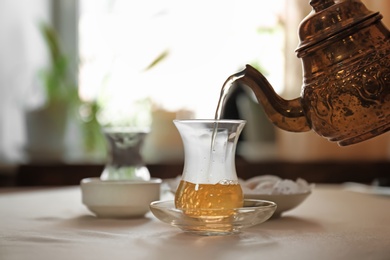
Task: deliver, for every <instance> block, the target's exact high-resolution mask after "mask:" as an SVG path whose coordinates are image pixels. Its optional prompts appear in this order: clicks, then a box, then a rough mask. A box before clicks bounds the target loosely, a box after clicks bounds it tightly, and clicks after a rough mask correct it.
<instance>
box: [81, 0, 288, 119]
mask: <svg viewBox="0 0 390 260" xmlns="http://www.w3.org/2000/svg"><path fill="white" fill-rule="evenodd" d="M284 1H285V0H274V1H258V0H242V1H236V0H235V1H233V0H230V1H226V0H225V1H222V0H214V1H207V0H198V1H179V0H170V1H159V0H145V1H127V0H80V20H79V39H80V45H79V50H80V60H81V64H80V72H79V73H80V74H79V79H80V80H79V84H80V95H81V97H82V99H84V100H87V101H91V100H95V101H97V102H98V103H99V104H100V105H101V106H102V107H103V110H105V111H106V112H107V113H108V114H107V115H108V118H115V117H116V116H118V115H123V114H125V115H128V114H126V113H129V111H131V110H132V109H133V107H132V104H133V103H134V102H137V101H139V100H144V99H148V98H149V99H150V100H152V102H153V104H154V105H157V106H158V107H161V108H164V109H167V110H179V109H188V110H191V111H193V112H194V113H195V117H196V118H212V117H213V116H214V113H215V109H216V106H217V102H218V99H219V95H220V90H221V87H222V84H223V82H224V81H225V80H226V79H227V77H228V76H230V75H231V74H233V73H235V72H238V71H239V70H241V69H243V68H244V66H245V64H247V63H249V64H251V65H254V66H257V68H259V69H260V70H261V71H262V72H263V73H264V74H265V75H266V76H267V78H268V79H269V81H270V82H271V84H272V85H273V87H274V88H275V89H276V91H277V92H281V91H282V86H283V73H284V71H283V68H284V58H283V57H284V54H283V47H284V33H283V20H282V18H283V15H282V13H283V11H284V9H283V7H284ZM156 60H159V62H155V61H156ZM154 63H155V65H154V66H152V67H151V68H149V67H150V65H151V64H154ZM148 68H149V69H148Z"/></svg>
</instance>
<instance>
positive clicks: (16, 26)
mask: <svg viewBox="0 0 390 260" xmlns="http://www.w3.org/2000/svg"><path fill="white" fill-rule="evenodd" d="M48 10H49V3H48V0H34V1H31V0H1V1H0V46H1V48H0V57H1V59H0V165H4V164H8V163H10V164H11V163H15V162H18V161H20V159H21V154H22V150H23V144H24V109H25V108H26V106H28V105H29V102H33V101H32V100H31V99H30V98H31V97H32V93H33V88H34V84H35V83H36V82H37V81H36V78H37V73H38V70H39V69H40V68H42V67H43V66H45V63H46V60H47V59H46V51H45V47H44V43H43V41H42V37H41V36H40V33H39V28H38V24H39V22H41V21H44V20H47V19H48V18H49V15H48V14H49V11H48ZM35 87H36V86H35ZM30 105H31V103H30Z"/></svg>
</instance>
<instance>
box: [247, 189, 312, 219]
mask: <svg viewBox="0 0 390 260" xmlns="http://www.w3.org/2000/svg"><path fill="white" fill-rule="evenodd" d="M310 194H311V191H307V192H304V193H296V194H274V195H268V194H254V193H253V194H248V193H245V192H244V198H245V199H256V200H268V201H273V202H275V203H276V205H277V208H276V211H275V213H274V214H273V215H272V218H278V217H280V216H281V215H282V213H283V212H286V211H289V210H292V209H294V208H296V207H298V205H300V204H301V203H302V202H303V201H304V200H305V199H306V198H307V197H308V196H309V195H310Z"/></svg>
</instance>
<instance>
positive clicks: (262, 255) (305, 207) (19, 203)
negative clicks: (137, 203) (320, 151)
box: [0, 185, 390, 260]
mask: <svg viewBox="0 0 390 260" xmlns="http://www.w3.org/2000/svg"><path fill="white" fill-rule="evenodd" d="M163 196H164V198H166V196H167V195H166V194H163ZM0 259H4V260H8V259H41V260H45V259H94V260H96V259H186V260H188V259H234V260H237V259H245V260H246V259H300V260H302V259H303V260H304V259H316V260H321V259H326V260H329V259H390V196H378V195H372V194H363V193H359V192H355V191H351V190H347V189H345V188H344V186H342V185H317V186H316V188H315V189H314V191H313V193H312V194H311V195H310V196H309V197H308V198H307V200H306V201H305V202H304V203H303V204H301V205H300V206H299V207H297V208H296V209H294V210H292V211H290V212H287V213H285V214H284V215H283V217H281V218H279V219H272V220H269V221H267V222H265V223H263V224H260V225H257V226H255V227H252V228H248V229H245V230H243V232H241V233H239V234H236V235H231V236H221V237H202V236H196V235H192V234H187V233H183V232H182V231H181V230H179V229H177V228H174V227H171V226H169V225H167V224H165V223H163V222H160V221H159V220H157V219H156V218H155V217H154V216H153V215H152V214H151V213H150V212H149V213H147V215H146V216H145V217H144V218H138V219H99V218H96V217H94V216H93V215H92V214H91V213H90V212H89V211H88V210H87V208H86V207H85V206H84V205H83V204H82V203H81V191H80V188H79V187H78V186H71V187H62V188H44V189H37V188H36V189H32V190H28V189H27V190H23V189H20V188H19V189H8V190H4V189H3V190H0Z"/></svg>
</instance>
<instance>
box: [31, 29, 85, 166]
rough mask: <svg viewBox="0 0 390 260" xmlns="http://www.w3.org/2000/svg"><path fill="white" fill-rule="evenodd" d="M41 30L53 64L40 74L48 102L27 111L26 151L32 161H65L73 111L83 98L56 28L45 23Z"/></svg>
mask: <svg viewBox="0 0 390 260" xmlns="http://www.w3.org/2000/svg"><path fill="white" fill-rule="evenodd" d="M40 31H41V34H42V36H43V38H44V40H45V43H46V46H47V48H48V50H49V57H50V66H48V67H47V68H45V69H43V70H42V71H40V74H39V75H40V79H41V82H42V85H43V89H44V94H45V102H44V104H43V105H42V106H40V107H38V108H34V109H32V110H28V111H27V112H26V123H27V127H26V130H27V132H26V137H27V143H26V152H27V157H28V160H29V161H62V160H63V158H64V153H65V147H66V145H65V142H64V141H65V133H66V128H67V123H68V119H69V113H70V112H75V111H77V108H78V106H79V103H80V100H79V98H78V91H77V86H76V84H75V83H74V82H73V81H72V80H71V78H70V77H69V63H68V60H67V57H66V56H65V55H64V54H63V52H62V50H61V47H60V44H59V39H58V36H57V34H56V31H55V29H54V28H53V27H52V26H50V25H49V24H46V23H42V24H41V25H40Z"/></svg>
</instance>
